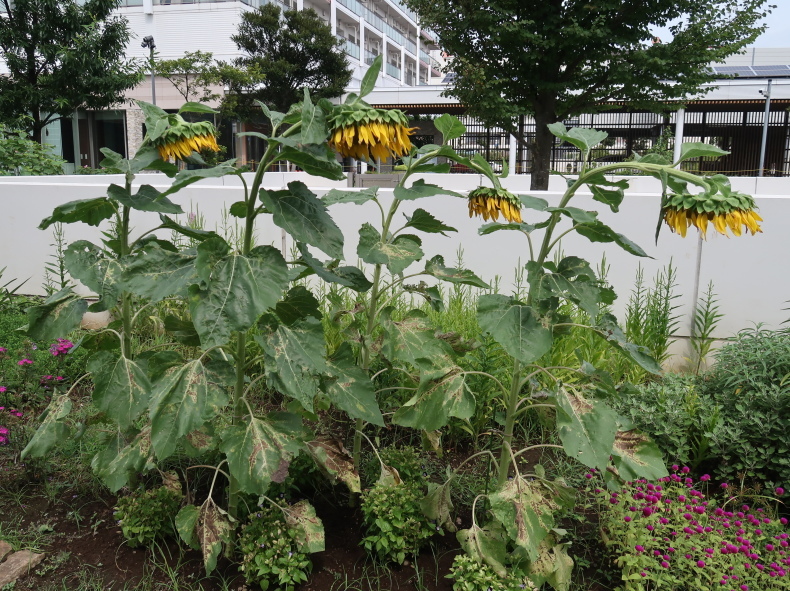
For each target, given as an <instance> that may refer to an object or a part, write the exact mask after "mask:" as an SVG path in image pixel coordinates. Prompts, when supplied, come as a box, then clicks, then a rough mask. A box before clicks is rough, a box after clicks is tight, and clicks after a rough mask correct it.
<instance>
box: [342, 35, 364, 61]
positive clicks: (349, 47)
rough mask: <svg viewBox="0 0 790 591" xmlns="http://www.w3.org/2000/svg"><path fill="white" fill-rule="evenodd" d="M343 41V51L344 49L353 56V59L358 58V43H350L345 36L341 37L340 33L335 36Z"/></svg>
mask: <svg viewBox="0 0 790 591" xmlns="http://www.w3.org/2000/svg"><path fill="white" fill-rule="evenodd" d="M337 38H338V39H340V40H341V41H342V42H343V51H345V52H346V53H347V54H348V55H350V56H351V57H353V58H354V59H359V55H360V48H359V45H357V44H356V43H352V42H351V41H349V40H348V39H346V38H345V37H341V36H340V35H338V36H337Z"/></svg>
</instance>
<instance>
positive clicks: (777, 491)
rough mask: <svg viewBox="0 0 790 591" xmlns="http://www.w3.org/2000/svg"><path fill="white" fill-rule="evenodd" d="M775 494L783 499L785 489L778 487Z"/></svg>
mask: <svg viewBox="0 0 790 591" xmlns="http://www.w3.org/2000/svg"><path fill="white" fill-rule="evenodd" d="M774 492H775V493H776V495H777V496H779V497H781V496H782V495H783V494H785V489H783V488H782V487H781V486H777V487H776V490H775V491H774Z"/></svg>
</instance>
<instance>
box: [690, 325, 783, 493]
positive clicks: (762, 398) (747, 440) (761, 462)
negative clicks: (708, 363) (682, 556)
mask: <svg viewBox="0 0 790 591" xmlns="http://www.w3.org/2000/svg"><path fill="white" fill-rule="evenodd" d="M788 374H790V334H785V333H782V332H775V331H766V330H760V329H756V330H753V331H747V332H742V333H740V334H739V335H738V337H737V338H736V340H735V341H734V342H732V343H730V344H728V345H726V346H725V347H722V348H721V349H719V351H718V352H717V354H716V366H715V367H714V368H713V369H712V370H711V371H709V372H707V373H706V374H704V375H703V376H702V380H701V381H700V383H699V387H700V393H701V395H703V396H707V397H709V398H710V399H711V400H712V401H713V402H715V403H716V404H717V405H718V406H719V407H720V408H721V417H722V422H721V426H720V428H719V429H717V430H716V433H715V437H714V439H713V442H712V449H713V452H714V453H715V455H716V457H717V459H719V460H720V461H719V462H717V463H716V465H715V467H714V468H713V469H714V476H715V477H717V478H719V479H722V480H730V481H733V480H735V479H736V478H738V479H740V478H744V477H745V478H746V479H747V480H751V479H754V480H757V481H759V482H761V483H763V484H764V485H768V486H774V485H775V484H776V483H782V482H790V423H788V416H790V380H787V379H786V376H787V375H788Z"/></svg>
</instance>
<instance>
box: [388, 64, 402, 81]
mask: <svg viewBox="0 0 790 591" xmlns="http://www.w3.org/2000/svg"><path fill="white" fill-rule="evenodd" d="M387 74H389V75H390V76H392V77H393V78H396V79H398V80H400V68H399V67H398V66H393V65H392V64H391V63H389V62H387Z"/></svg>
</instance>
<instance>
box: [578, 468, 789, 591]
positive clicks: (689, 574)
mask: <svg viewBox="0 0 790 591" xmlns="http://www.w3.org/2000/svg"><path fill="white" fill-rule="evenodd" d="M673 468H674V469H675V470H676V472H675V473H674V474H672V475H670V476H668V477H665V478H661V479H660V480H659V482H658V483H657V484H653V483H649V482H647V481H645V480H638V481H636V482H632V483H628V484H627V485H626V486H625V487H624V488H623V489H622V490H620V491H619V492H609V491H606V490H603V489H602V488H595V489H594V493H595V495H596V497H597V499H598V502H599V506H600V510H601V527H602V532H603V534H604V541H605V542H606V545H607V546H608V548H609V550H610V551H611V552H612V553H613V554H614V558H615V562H616V564H617V565H618V566H619V567H620V569H621V571H622V580H623V582H624V583H625V584H624V586H623V587H621V588H620V589H622V590H624V591H643V590H645V589H656V590H662V589H663V590H691V589H694V590H695V591H712V590H713V589H726V590H732V589H734V590H735V591H749V590H750V589H751V590H753V591H757V590H759V591H772V590H778V589H787V577H788V576H790V569H788V566H787V565H788V564H790V559H788V558H787V555H786V551H785V549H786V548H787V547H788V538H789V536H788V534H787V533H786V529H787V528H786V525H787V519H785V518H781V519H777V518H776V517H775V516H772V515H770V513H769V512H768V511H766V510H765V509H764V508H762V507H759V508H755V507H750V506H749V505H741V506H732V505H730V503H731V502H732V501H734V500H735V499H734V497H733V498H731V499H730V501H727V502H726V503H724V504H722V505H721V506H717V501H716V500H715V499H711V498H707V497H706V495H705V494H704V493H703V492H701V491H700V490H697V489H695V488H694V480H693V479H692V478H690V477H688V475H687V474H688V472H689V471H690V470H689V468H687V467H684V468H682V469H679V468H678V467H677V466H673ZM589 476H590V477H591V478H594V476H593V474H590V475H589ZM708 480H709V476H707V475H704V476H702V477H701V478H700V482H699V484H701V485H702V484H704V483H705V482H707V481H708ZM722 486H723V487H725V489H726V487H727V485H726V484H723V485H722ZM776 492H777V493H778V494H782V493H783V492H784V491H783V490H782V489H777V491H776ZM763 498H764V497H763ZM733 505H734V503H733Z"/></svg>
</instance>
